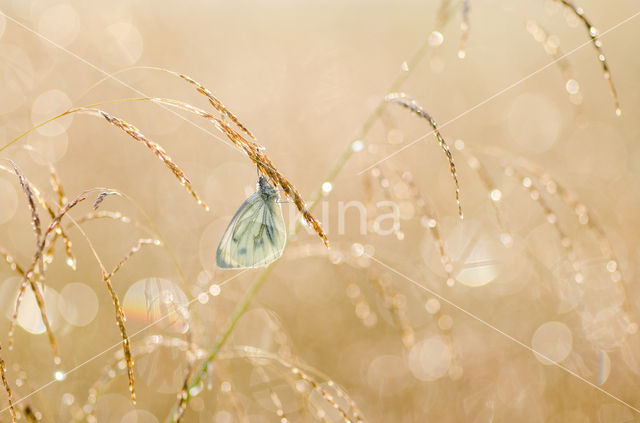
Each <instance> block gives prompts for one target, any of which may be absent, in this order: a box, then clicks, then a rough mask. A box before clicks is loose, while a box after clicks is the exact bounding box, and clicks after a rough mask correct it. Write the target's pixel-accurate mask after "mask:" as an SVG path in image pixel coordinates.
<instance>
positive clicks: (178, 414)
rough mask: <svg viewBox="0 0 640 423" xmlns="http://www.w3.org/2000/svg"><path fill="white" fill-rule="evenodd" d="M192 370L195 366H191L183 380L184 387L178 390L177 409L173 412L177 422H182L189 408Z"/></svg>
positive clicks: (174, 419)
mask: <svg viewBox="0 0 640 423" xmlns="http://www.w3.org/2000/svg"><path fill="white" fill-rule="evenodd" d="M191 370H193V366H189V369H188V371H187V375H186V377H185V378H184V381H183V382H182V387H181V388H180V391H179V392H178V395H177V396H178V403H177V405H176V411H175V413H174V414H173V421H174V422H176V423H181V422H182V419H183V417H184V412H185V411H186V410H187V405H188V401H189V379H190V378H191Z"/></svg>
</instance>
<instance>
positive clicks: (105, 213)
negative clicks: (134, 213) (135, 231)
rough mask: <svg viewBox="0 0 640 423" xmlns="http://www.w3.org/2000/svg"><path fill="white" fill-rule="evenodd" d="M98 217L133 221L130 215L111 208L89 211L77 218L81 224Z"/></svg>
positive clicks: (126, 221)
mask: <svg viewBox="0 0 640 423" xmlns="http://www.w3.org/2000/svg"><path fill="white" fill-rule="evenodd" d="M97 219H111V220H116V221H118V222H121V223H132V220H131V218H130V217H129V216H125V215H124V214H122V213H120V212H118V211H110V210H100V211H95V212H91V213H87V214H85V215H84V216H81V217H79V218H77V219H76V222H77V223H79V224H82V223H85V222H88V221H90V220H97Z"/></svg>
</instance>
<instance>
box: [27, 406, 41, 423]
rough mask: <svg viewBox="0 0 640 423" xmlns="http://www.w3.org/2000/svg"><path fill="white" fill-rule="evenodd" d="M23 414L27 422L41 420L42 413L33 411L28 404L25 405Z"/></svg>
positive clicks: (33, 422)
mask: <svg viewBox="0 0 640 423" xmlns="http://www.w3.org/2000/svg"><path fill="white" fill-rule="evenodd" d="M22 413H23V414H24V418H25V419H27V421H28V422H32V423H37V422H39V421H42V415H41V414H40V412H38V411H34V410H33V408H32V407H31V406H30V405H26V406H25V407H24V410H23V412H22Z"/></svg>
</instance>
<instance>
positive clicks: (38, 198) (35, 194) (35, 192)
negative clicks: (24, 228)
mask: <svg viewBox="0 0 640 423" xmlns="http://www.w3.org/2000/svg"><path fill="white" fill-rule="evenodd" d="M50 168H51V170H52V172H54V169H53V166H50ZM15 169H16V167H14V168H13V169H9V168H7V167H5V166H2V165H0V170H4V171H6V172H9V173H12V174H13V173H15ZM18 178H19V179H20V176H18ZM55 178H56V184H59V180H58V179H57V176H56V177H55ZM23 183H25V184H27V188H28V189H29V191H30V194H31V196H32V199H34V200H35V203H38V204H40V205H41V206H42V207H43V208H44V209H45V210H46V211H47V213H48V214H49V216H50V217H51V218H52V219H53V218H54V217H55V215H56V212H55V211H54V210H53V207H51V205H50V204H49V203H48V202H47V201H46V200H45V199H44V197H43V196H42V194H41V193H40V190H39V189H38V187H36V186H35V185H33V184H32V183H31V182H30V181H29V180H28V179H26V178H25V177H24V175H22V179H20V184H21V186H22V184H23ZM52 184H53V181H52ZM58 189H60V190H61V189H62V188H61V186H59V185H58V186H54V191H56V192H58V191H57V190H58ZM60 192H62V191H60ZM27 195H29V194H27ZM62 195H63V197H62V198H64V201H65V202H66V201H67V200H66V197H64V194H62ZM34 206H35V204H34ZM59 206H60V207H63V206H64V203H60V204H59ZM30 207H31V205H30ZM32 212H33V211H32ZM32 220H33V219H32ZM58 237H61V238H62V240H63V242H64V245H65V254H66V256H67V260H66V263H67V265H68V266H69V267H71V268H72V269H74V270H75V266H76V259H75V257H74V256H73V253H72V251H71V240H70V239H69V237H68V236H67V235H66V233H65V231H64V229H63V228H62V227H60V226H58V227H56V229H55V235H54V239H53V240H52V241H51V242H49V248H48V250H47V251H46V252H45V254H43V261H44V264H45V265H46V264H48V263H51V261H52V259H53V253H54V249H55V244H56V241H57V239H58Z"/></svg>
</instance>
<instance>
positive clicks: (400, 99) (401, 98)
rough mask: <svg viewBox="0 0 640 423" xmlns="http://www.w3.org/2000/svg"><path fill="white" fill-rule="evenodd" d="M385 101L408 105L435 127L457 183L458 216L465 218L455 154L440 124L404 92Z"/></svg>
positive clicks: (394, 94) (388, 97)
mask: <svg viewBox="0 0 640 423" xmlns="http://www.w3.org/2000/svg"><path fill="white" fill-rule="evenodd" d="M385 101H388V102H392V103H397V104H399V105H401V106H403V107H406V108H407V109H409V110H410V111H412V112H413V113H415V114H416V115H418V116H420V117H421V118H423V119H426V120H427V121H428V122H429V124H430V125H431V128H432V129H433V133H434V134H435V136H436V139H437V140H438V143H439V144H440V148H442V151H444V153H445V155H446V156H447V160H449V171H450V172H451V176H452V177H453V182H454V183H455V186H456V203H457V204H458V216H460V219H462V218H464V215H463V214H462V205H461V204H460V184H459V183H458V175H457V173H456V165H455V163H454V161H453V155H452V154H451V150H449V146H448V145H447V142H446V141H445V140H444V138H443V137H442V134H441V133H440V131H439V130H438V124H437V123H436V121H435V120H434V119H433V118H432V117H431V115H430V114H429V113H427V112H426V111H425V110H424V109H423V108H422V107H421V106H420V105H419V104H418V103H416V101H415V100H413V99H411V98H410V97H408V96H407V95H406V94H404V93H391V94H388V95H387V96H386V97H385Z"/></svg>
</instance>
